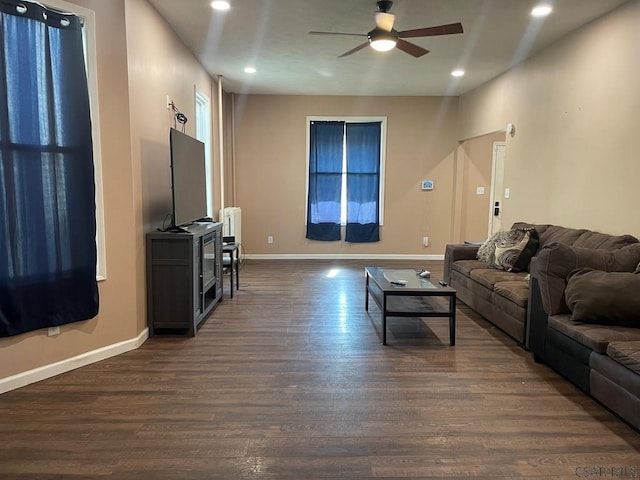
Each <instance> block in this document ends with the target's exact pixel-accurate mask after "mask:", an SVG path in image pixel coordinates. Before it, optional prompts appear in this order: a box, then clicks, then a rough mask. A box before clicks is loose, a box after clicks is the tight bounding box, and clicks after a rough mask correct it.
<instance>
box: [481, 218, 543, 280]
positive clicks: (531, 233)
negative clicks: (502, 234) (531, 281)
mask: <svg viewBox="0 0 640 480" xmlns="http://www.w3.org/2000/svg"><path fill="white" fill-rule="evenodd" d="M539 243H540V241H539V239H538V232H537V231H536V230H535V229H533V228H514V229H512V230H509V234H508V235H507V237H506V238H504V239H503V240H502V241H501V242H499V243H498V244H497V245H496V253H495V261H494V265H493V266H494V267H496V268H501V269H503V270H506V271H507V272H522V271H523V270H526V269H527V267H528V266H529V262H530V261H531V257H533V255H534V254H535V253H536V250H538V244H539Z"/></svg>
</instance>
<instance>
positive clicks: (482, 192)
mask: <svg viewBox="0 0 640 480" xmlns="http://www.w3.org/2000/svg"><path fill="white" fill-rule="evenodd" d="M476 195H484V187H477V188H476Z"/></svg>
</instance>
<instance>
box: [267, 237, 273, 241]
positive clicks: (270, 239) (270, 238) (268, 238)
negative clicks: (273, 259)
mask: <svg viewBox="0 0 640 480" xmlns="http://www.w3.org/2000/svg"><path fill="white" fill-rule="evenodd" d="M267 243H273V236H271V235H269V236H268V237H267Z"/></svg>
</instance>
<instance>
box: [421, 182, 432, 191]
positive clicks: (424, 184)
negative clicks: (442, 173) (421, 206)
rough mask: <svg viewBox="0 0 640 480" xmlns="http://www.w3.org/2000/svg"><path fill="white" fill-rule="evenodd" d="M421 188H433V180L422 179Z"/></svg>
mask: <svg viewBox="0 0 640 480" xmlns="http://www.w3.org/2000/svg"><path fill="white" fill-rule="evenodd" d="M422 190H433V180H423V181H422Z"/></svg>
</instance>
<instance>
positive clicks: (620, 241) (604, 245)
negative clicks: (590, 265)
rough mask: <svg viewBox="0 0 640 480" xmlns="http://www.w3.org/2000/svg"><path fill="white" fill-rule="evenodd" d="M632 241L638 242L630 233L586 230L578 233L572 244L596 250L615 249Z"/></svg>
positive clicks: (630, 243)
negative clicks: (621, 233)
mask: <svg viewBox="0 0 640 480" xmlns="http://www.w3.org/2000/svg"><path fill="white" fill-rule="evenodd" d="M634 243H638V239H637V238H635V237H633V236H631V235H608V234H606V233H600V232H594V231H592V230H587V231H585V232H584V233H583V234H582V235H580V237H579V238H578V239H577V240H576V241H575V243H574V244H573V246H574V247H579V248H591V249H598V250H617V249H619V248H622V247H626V246H627V245H632V244H634Z"/></svg>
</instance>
